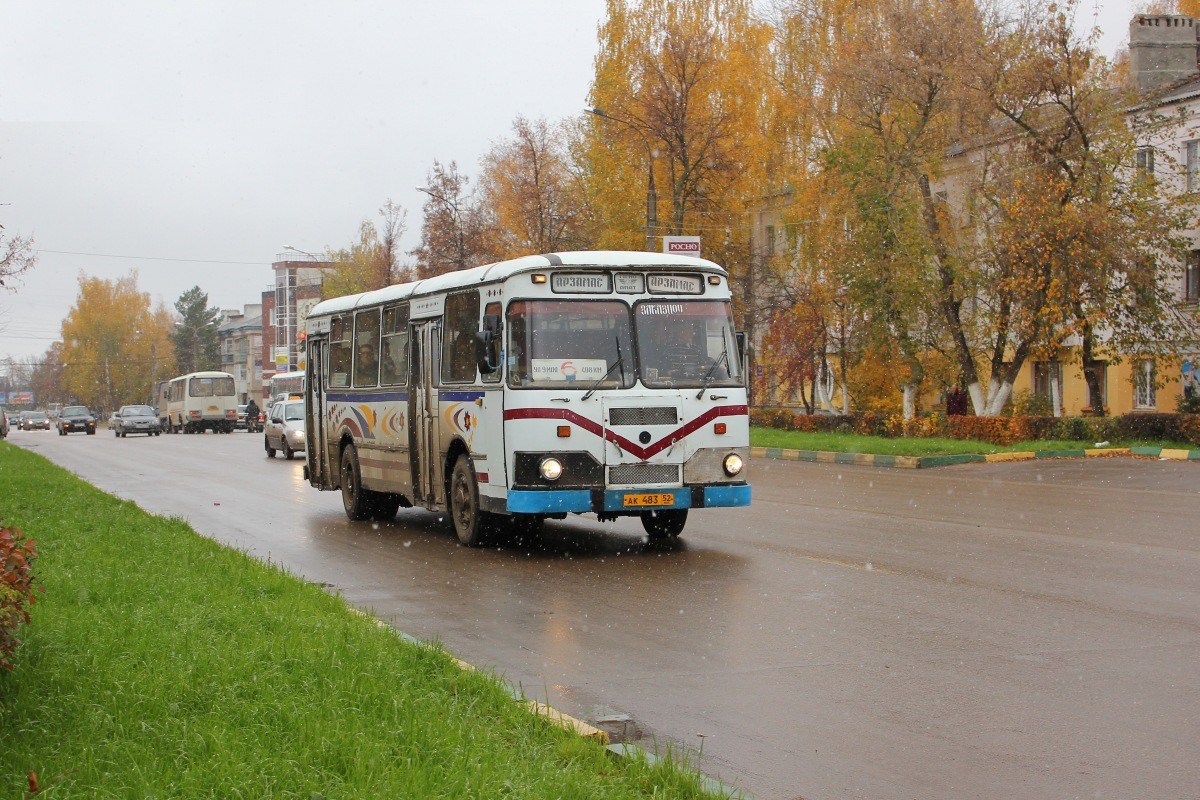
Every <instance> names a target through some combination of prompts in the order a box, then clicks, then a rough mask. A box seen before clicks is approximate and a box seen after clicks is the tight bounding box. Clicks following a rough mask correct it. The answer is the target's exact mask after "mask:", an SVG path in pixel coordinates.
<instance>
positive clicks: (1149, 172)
mask: <svg viewBox="0 0 1200 800" xmlns="http://www.w3.org/2000/svg"><path fill="white" fill-rule="evenodd" d="M1135 158H1136V162H1135V163H1136V166H1137V170H1138V172H1140V173H1142V175H1143V176H1145V177H1147V178H1152V177H1154V148H1153V147H1139V148H1138V150H1137V156H1136V157H1135Z"/></svg>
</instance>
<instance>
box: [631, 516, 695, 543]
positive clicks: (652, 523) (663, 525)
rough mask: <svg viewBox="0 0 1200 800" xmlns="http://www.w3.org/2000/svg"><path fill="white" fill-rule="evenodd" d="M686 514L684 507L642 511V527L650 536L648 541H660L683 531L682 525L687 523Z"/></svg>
mask: <svg viewBox="0 0 1200 800" xmlns="http://www.w3.org/2000/svg"><path fill="white" fill-rule="evenodd" d="M687 516H688V510H687V509H686V508H670V509H663V510H662V511H643V512H642V528H644V529H645V531H646V534H647V535H648V536H649V537H650V541H652V542H654V541H662V540H663V539H668V538H670V537H673V536H678V535H679V534H681V533H683V526H684V525H686V524H687Z"/></svg>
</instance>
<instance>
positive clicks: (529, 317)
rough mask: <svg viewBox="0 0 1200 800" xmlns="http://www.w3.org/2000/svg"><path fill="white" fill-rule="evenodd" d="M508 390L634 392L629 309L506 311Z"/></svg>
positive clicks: (523, 304) (562, 304)
mask: <svg viewBox="0 0 1200 800" xmlns="http://www.w3.org/2000/svg"><path fill="white" fill-rule="evenodd" d="M506 358H507V359H508V384H509V386H520V387H532V388H556V389H562V388H573V389H582V390H587V389H591V388H592V387H594V386H599V387H602V388H616V387H620V388H623V389H627V388H629V387H631V386H633V380H634V366H633V346H632V343H631V337H630V331H629V306H627V305H625V304H624V303H621V302H617V301H610V300H601V301H595V300H521V301H517V302H515V303H513V304H512V305H510V306H509V308H508V347H507V354H506Z"/></svg>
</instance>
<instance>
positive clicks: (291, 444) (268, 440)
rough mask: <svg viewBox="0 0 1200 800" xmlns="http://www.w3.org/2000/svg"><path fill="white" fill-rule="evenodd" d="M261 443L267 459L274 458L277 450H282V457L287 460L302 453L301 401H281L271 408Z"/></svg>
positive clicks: (302, 408) (302, 404)
mask: <svg viewBox="0 0 1200 800" xmlns="http://www.w3.org/2000/svg"><path fill="white" fill-rule="evenodd" d="M263 443H264V445H265V446H266V449H267V458H274V457H275V451H277V450H282V451H283V457H284V458H287V459H291V458H294V457H295V455H296V453H303V452H304V401H303V400H281V401H279V402H277V403H276V404H275V405H273V406H271V413H270V415H269V416H268V417H267V423H266V425H264V426H263Z"/></svg>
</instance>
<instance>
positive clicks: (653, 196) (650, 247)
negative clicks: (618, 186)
mask: <svg viewBox="0 0 1200 800" xmlns="http://www.w3.org/2000/svg"><path fill="white" fill-rule="evenodd" d="M584 111H586V112H587V113H589V114H592V115H594V116H597V117H600V118H602V119H608V120H612V121H613V122H615V123H617V124H618V125H624V126H625V127H627V128H629V129H630V130H631V131H634V132H635V133H637V135H638V138H640V139H641V140H642V145H643V146H644V147H645V148H646V172H647V177H646V251H647V252H650V253H653V252H654V251H655V250H656V249H657V248H656V246H655V245H656V244H657V242H658V190H657V188H656V187H655V185H654V156H655V152H654V150H653V149H651V147H650V140H649V139H647V138H646V133H645V130H644V129H643V128H642V126H640V125H638V124H637V123H634V122H630V121H629V120H627V119H622V118H621V117H614V116H613V115H612V114H609V113H608V112H606V111H604V110H603V109H600V108H586V109H584Z"/></svg>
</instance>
